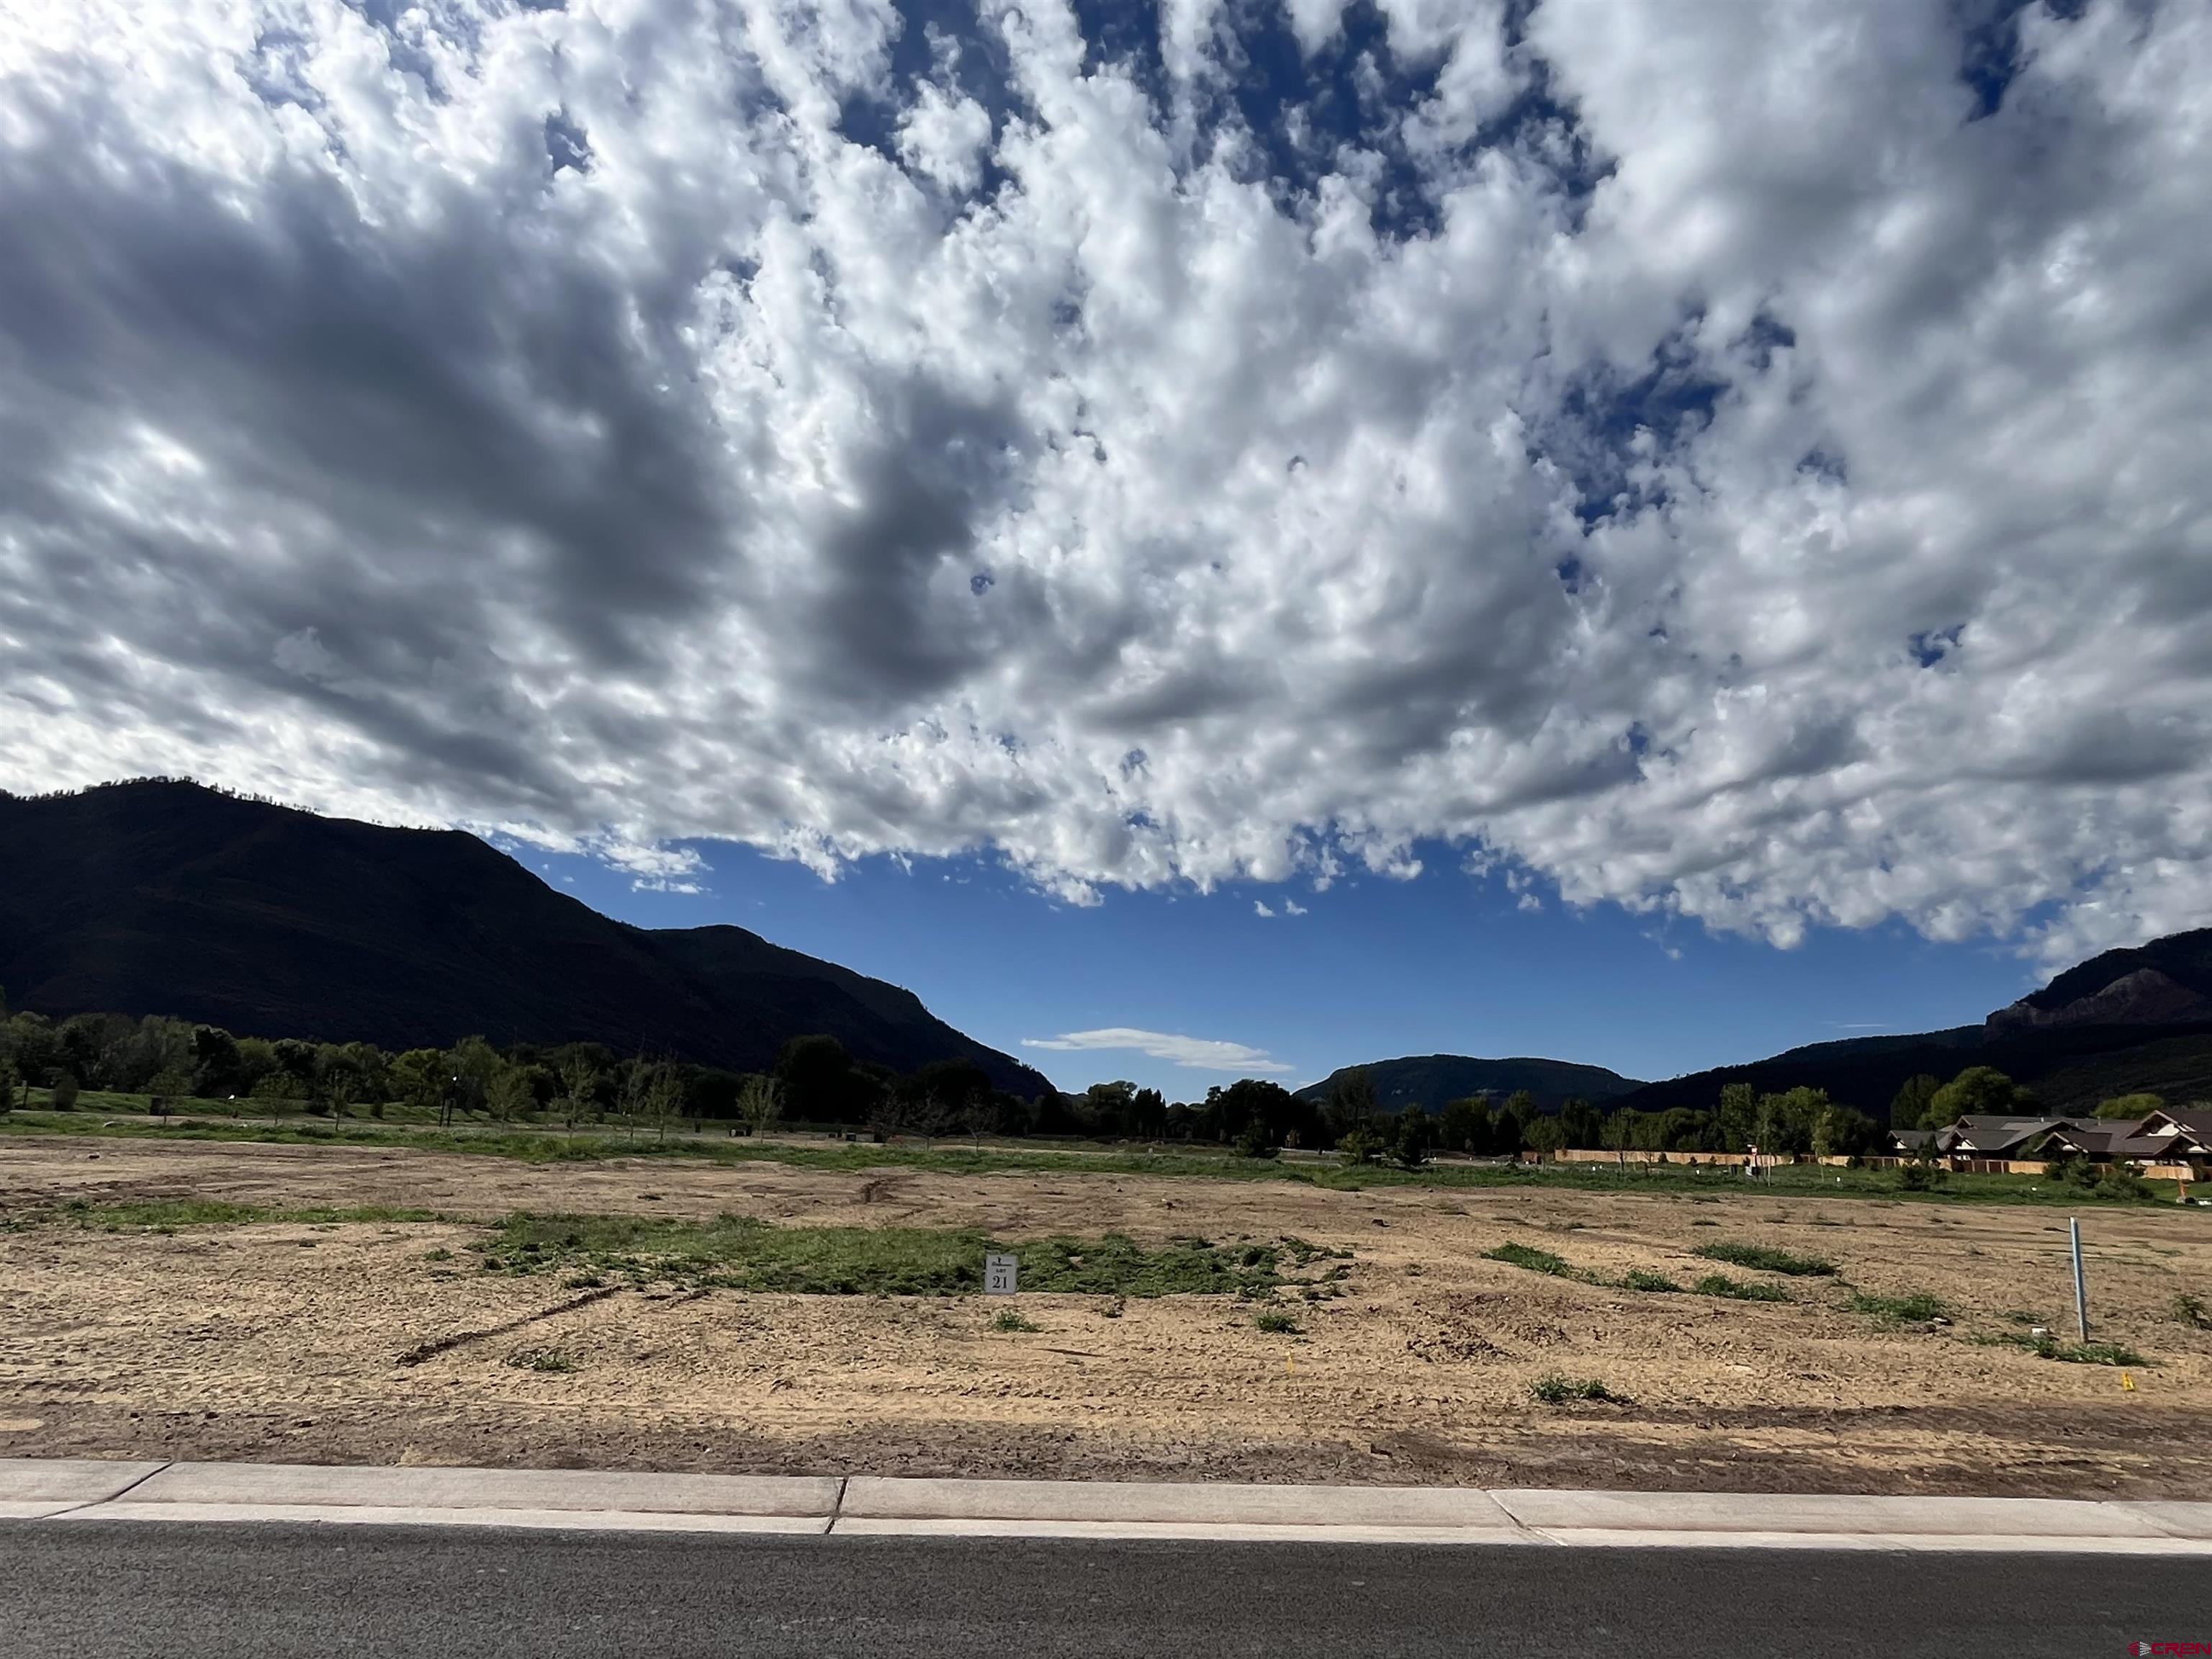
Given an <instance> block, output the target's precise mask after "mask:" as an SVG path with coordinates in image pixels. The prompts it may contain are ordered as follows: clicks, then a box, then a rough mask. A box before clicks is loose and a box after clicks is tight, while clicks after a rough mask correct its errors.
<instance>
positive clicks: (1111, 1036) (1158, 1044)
mask: <svg viewBox="0 0 2212 1659" xmlns="http://www.w3.org/2000/svg"><path fill="white" fill-rule="evenodd" d="M1022 1047H1023V1048H1050V1049H1054V1050H1056V1051H1058V1052H1060V1053H1063V1054H1083V1053H1090V1052H1092V1051H1094V1050H1097V1049H1121V1050H1126V1051H1127V1052H1130V1053H1133V1054H1146V1055H1149V1056H1150V1057H1151V1058H1152V1059H1154V1060H1172V1061H1173V1062H1174V1063H1175V1064H1176V1065H1177V1066H1189V1067H1191V1068H1192V1069H1193V1070H1194V1071H1201V1072H1235V1073H1237V1074H1238V1075H1240V1076H1243V1077H1260V1076H1265V1075H1267V1074H1269V1073H1276V1072H1287V1071H1290V1070H1291V1069H1292V1068H1291V1066H1286V1065H1285V1064H1284V1063H1283V1062H1282V1061H1280V1060H1276V1059H1275V1058H1273V1056H1272V1055H1270V1054H1268V1053H1267V1050H1266V1049H1265V1048H1249V1047H1247V1046H1246V1045H1245V1044H1243V1043H1242V1042H1214V1041H1212V1040H1210V1039H1207V1038H1205V1037H1193V1036H1180V1035H1178V1034H1176V1033H1175V1032H1171V1031H1144V1030H1137V1029H1136V1028H1135V1027H1133V1026H1128V1025H1112V1026H1108V1027H1106V1028H1104V1029H1103V1030H1097V1031H1063V1032H1061V1033H1060V1035H1059V1036H1053V1037H1024V1039H1023V1040H1022Z"/></svg>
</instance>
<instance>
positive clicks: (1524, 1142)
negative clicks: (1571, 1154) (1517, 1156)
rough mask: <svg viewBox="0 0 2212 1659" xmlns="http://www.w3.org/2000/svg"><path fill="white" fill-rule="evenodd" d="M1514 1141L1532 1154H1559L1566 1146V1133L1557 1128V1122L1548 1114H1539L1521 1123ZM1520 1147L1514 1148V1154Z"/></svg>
mask: <svg viewBox="0 0 2212 1659" xmlns="http://www.w3.org/2000/svg"><path fill="white" fill-rule="evenodd" d="M1514 1139H1516V1141H1518V1142H1519V1143H1520V1146H1525V1147H1527V1148H1528V1150H1529V1151H1530V1152H1560V1151H1563V1150H1565V1146H1566V1144H1567V1136H1566V1131H1565V1130H1564V1129H1562V1128H1561V1127H1559V1119H1557V1118H1555V1117H1553V1115H1551V1114H1550V1113H1548V1112H1539V1113H1537V1114H1536V1115H1535V1116H1534V1117H1532V1118H1529V1119H1528V1121H1526V1122H1523V1123H1522V1124H1521V1127H1520V1130H1519V1133H1516V1135H1515V1136H1514ZM1520 1146H1516V1148H1515V1151H1516V1153H1517V1152H1518V1151H1519V1150H1520Z"/></svg>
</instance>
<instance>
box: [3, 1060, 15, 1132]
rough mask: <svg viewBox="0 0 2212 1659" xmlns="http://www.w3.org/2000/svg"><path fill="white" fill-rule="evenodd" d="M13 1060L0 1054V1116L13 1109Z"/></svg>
mask: <svg viewBox="0 0 2212 1659" xmlns="http://www.w3.org/2000/svg"><path fill="white" fill-rule="evenodd" d="M17 1086H18V1085H17V1079H16V1077H15V1061H14V1060H9V1059H8V1058H7V1057H6V1056H5V1055H0V1117H5V1116H7V1115H8V1114H9V1113H10V1112H12V1111H14V1110H15V1090H16V1087H17Z"/></svg>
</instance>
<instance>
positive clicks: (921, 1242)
mask: <svg viewBox="0 0 2212 1659" xmlns="http://www.w3.org/2000/svg"><path fill="white" fill-rule="evenodd" d="M474 1248H476V1249H478V1250H480V1251H482V1252H483V1260H484V1265H485V1267H487V1268H488V1269H489V1270H491V1271H495V1272H504V1273H551V1272H556V1271H560V1272H571V1273H573V1272H579V1271H580V1272H584V1273H593V1274H599V1275H605V1276H606V1277H607V1278H610V1279H627V1280H629V1281H630V1282H632V1283H641V1282H644V1281H646V1280H649V1279H668V1280H671V1281H675V1282H678V1283H683V1284H690V1285H701V1286H710V1287H715V1288H720V1289H728V1290H739V1291H777V1292H782V1293H786V1294H792V1295H802V1296H965V1295H972V1294H975V1293H976V1292H978V1291H981V1289H982V1286H983V1256H984V1255H985V1253H986V1252H987V1251H988V1250H993V1249H1000V1248H1012V1249H1014V1250H1015V1253H1016V1254H1017V1255H1019V1256H1020V1258H1021V1275H1022V1288H1023V1289H1024V1290H1025V1291H1052V1292H1060V1293H1072V1294H1075V1295H1079V1296H1117V1297H1156V1296H1190V1295H1198V1296H1224V1295H1231V1296H1242V1297H1260V1296H1266V1295H1269V1294H1272V1293H1273V1291H1275V1290H1277V1289H1278V1288H1279V1287H1281V1286H1284V1285H1293V1284H1297V1283H1299V1282H1300V1281H1297V1280H1294V1279H1291V1278H1289V1277H1288V1276H1287V1275H1286V1274H1285V1271H1284V1270H1285V1261H1284V1256H1285V1254H1287V1252H1286V1251H1285V1249H1284V1248H1283V1247H1281V1246H1279V1245H1276V1244H1265V1243H1237V1244H1226V1245H1224V1244H1215V1243H1211V1242H1209V1241H1208V1240H1206V1239H1202V1238H1179V1239H1174V1240H1171V1241H1170V1242H1169V1243H1167V1244H1165V1245H1164V1246H1162V1247H1160V1248H1159V1249H1145V1248H1144V1247H1143V1246H1141V1245H1139V1244H1137V1243H1135V1242H1134V1241H1133V1240H1131V1239H1129V1238H1127V1237H1123V1236H1121V1234H1118V1233H1109V1234H1107V1235H1105V1236H1104V1237H1097V1238H1079V1237H1072V1236H1068V1235H1064V1234H1063V1235H1059V1236H1055V1237H1051V1238H1044V1239H1036V1240H1031V1241H1029V1242H1026V1243H1022V1244H1020V1245H1018V1246H1013V1247H1002V1246H1000V1245H999V1244H998V1243H995V1242H994V1241H993V1240H992V1239H991V1238H990V1237H988V1236H987V1235H986V1234H984V1233H982V1232H980V1231H975V1230H974V1229H972V1228H950V1227H781V1226H776V1225H772V1224H770V1223H769V1222H765V1221H761V1220H758V1219H757V1218H753V1217H750V1216H738V1215H725V1216H720V1217H718V1218H715V1219H714V1220H713V1221H708V1222H695V1221H682V1220H677V1219H672V1218H661V1217H659V1216H615V1215H532V1214H527V1213H524V1214H517V1215H512V1216H509V1217H508V1218H507V1219H506V1220H505V1221H503V1222H501V1224H499V1225H498V1226H497V1227H496V1228H495V1229H494V1231H493V1232H492V1235H491V1237H489V1238H488V1239H487V1240H485V1241H484V1242H483V1243H481V1244H478V1245H477V1246H475V1247H474Z"/></svg>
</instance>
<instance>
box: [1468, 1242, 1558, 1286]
mask: <svg viewBox="0 0 2212 1659" xmlns="http://www.w3.org/2000/svg"><path fill="white" fill-rule="evenodd" d="M1482 1254H1483V1256H1484V1258H1485V1259H1486V1260H1487V1261H1503V1262H1505V1263H1507V1264H1508V1265H1510V1266H1511V1267H1526V1268H1527V1269H1528V1271H1529V1272H1530V1273H1550V1274H1552V1275H1553V1277H1554V1278H1558V1279H1565V1278H1569V1277H1571V1275H1572V1273H1573V1272H1574V1270H1573V1269H1572V1268H1571V1267H1568V1266H1567V1264H1566V1261H1565V1258H1563V1257H1560V1256H1556V1255H1553V1254H1552V1253H1551V1252H1550V1251H1549V1250H1539V1249H1531V1248H1530V1247H1529V1246H1528V1245H1526V1244H1514V1243H1504V1244H1500V1245H1499V1246H1498V1248H1497V1249H1494V1250H1485V1251H1484V1252H1483V1253H1482Z"/></svg>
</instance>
